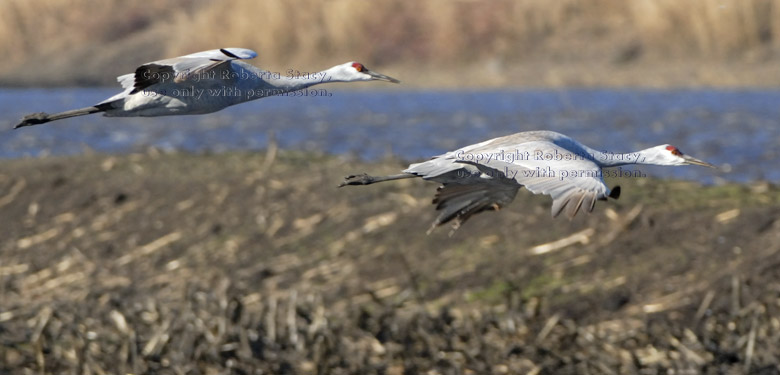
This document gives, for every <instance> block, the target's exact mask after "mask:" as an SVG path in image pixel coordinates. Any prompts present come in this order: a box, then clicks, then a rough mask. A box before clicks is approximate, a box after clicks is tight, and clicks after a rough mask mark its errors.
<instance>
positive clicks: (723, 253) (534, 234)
mask: <svg viewBox="0 0 780 375" xmlns="http://www.w3.org/2000/svg"><path fill="white" fill-rule="evenodd" d="M271 154H272V153H271ZM401 166H403V163H401V162H399V161H392V160H388V161H384V162H381V163H376V164H365V163H360V162H354V161H346V160H344V159H338V158H334V157H327V156H318V155H311V154H300V153H294V152H281V153H279V154H278V155H276V156H275V157H274V156H273V155H272V157H269V156H268V155H263V154H249V153H226V154H216V155H215V154H209V155H192V154H162V153H159V152H156V151H150V152H149V153H146V154H133V155H126V156H107V155H85V156H77V157H67V158H47V159H28V160H6V161H3V163H2V165H0V224H1V225H2V228H3V234H2V236H0V373H9V374H11V373H14V374H17V373H20V374H39V373H40V374H44V373H45V374H125V373H133V374H141V373H159V374H315V373H316V374H574V373H578V374H698V373H708V374H721V373H727V374H741V373H755V374H777V373H780V365H778V364H779V363H780V354H778V353H780V346H779V345H778V342H780V269H779V268H778V266H780V221H778V220H777V218H778V215H779V214H780V189H779V188H778V187H776V186H773V185H770V184H761V183H756V184H753V185H750V186H747V185H723V186H710V187H701V186H698V185H696V184H694V183H688V182H680V181H671V180H662V179H650V178H636V179H621V180H619V181H608V182H609V184H610V185H614V184H615V183H619V184H620V185H621V186H622V189H623V190H622V191H623V194H622V196H621V198H620V200H618V201H610V202H606V203H605V202H599V203H598V204H597V207H596V210H595V211H594V213H593V214H592V215H582V216H580V217H577V218H576V219H575V220H573V221H571V222H569V221H567V220H565V219H561V218H559V219H555V220H554V219H552V218H550V216H549V204H550V201H549V198H548V197H544V196H533V195H531V194H528V193H527V192H521V193H520V194H518V197H517V199H516V201H515V202H514V203H513V204H512V205H511V206H509V207H507V208H506V209H504V210H502V211H501V212H498V213H484V214H480V215H478V216H476V217H475V218H473V219H472V220H471V221H470V222H468V223H466V224H465V225H464V227H462V228H461V229H460V230H459V231H457V232H456V233H455V234H454V235H453V236H451V237H450V236H448V233H449V228H439V229H438V230H436V231H434V232H433V233H432V234H430V235H426V234H425V232H426V230H427V229H428V225H429V223H430V222H431V221H432V220H433V218H434V216H435V213H434V211H433V207H432V206H431V205H430V200H431V198H432V196H433V192H434V190H435V187H436V186H435V184H434V183H427V182H424V181H420V180H404V181H398V183H388V184H380V185H374V186H369V187H347V188H342V189H337V188H336V186H337V185H338V183H339V182H340V181H341V178H342V177H343V176H344V175H346V174H350V173H356V172H371V173H376V174H379V173H386V172H395V171H396V170H398V169H399V167H401Z"/></svg>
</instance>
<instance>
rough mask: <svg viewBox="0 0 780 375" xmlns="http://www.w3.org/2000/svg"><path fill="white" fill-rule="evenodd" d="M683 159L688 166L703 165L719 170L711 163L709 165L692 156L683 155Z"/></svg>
mask: <svg viewBox="0 0 780 375" xmlns="http://www.w3.org/2000/svg"><path fill="white" fill-rule="evenodd" d="M682 158H683V159H685V164H688V165H701V166H702V167H710V168H713V169H718V167H716V166H714V165H712V164H710V163H707V162H706V161H703V160H699V159H696V158H694V157H692V156H688V155H683V157H682Z"/></svg>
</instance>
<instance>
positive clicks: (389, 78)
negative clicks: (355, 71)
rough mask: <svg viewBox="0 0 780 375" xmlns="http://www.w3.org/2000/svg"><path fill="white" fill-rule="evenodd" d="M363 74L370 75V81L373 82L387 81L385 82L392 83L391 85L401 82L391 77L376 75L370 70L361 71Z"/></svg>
mask: <svg viewBox="0 0 780 375" xmlns="http://www.w3.org/2000/svg"><path fill="white" fill-rule="evenodd" d="M363 73H366V74H368V75H370V76H371V79H372V80H375V81H387V82H392V83H401V81H399V80H397V79H395V78H393V77H390V76H386V75H384V74H380V73H377V72H374V71H371V70H368V69H365V70H363Z"/></svg>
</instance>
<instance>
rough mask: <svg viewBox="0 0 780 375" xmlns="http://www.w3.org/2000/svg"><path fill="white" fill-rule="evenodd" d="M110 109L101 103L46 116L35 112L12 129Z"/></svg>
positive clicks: (107, 105)
mask: <svg viewBox="0 0 780 375" xmlns="http://www.w3.org/2000/svg"><path fill="white" fill-rule="evenodd" d="M110 108H112V107H111V105H110V103H103V104H98V105H94V106H91V107H85V108H79V109H72V110H70V111H65V112H59V113H53V114H48V113H46V112H37V113H33V114H30V115H27V116H24V118H22V121H21V122H20V123H18V124H16V125H15V126H14V129H19V128H23V127H25V126H33V125H40V124H45V123H47V122H49V121H54V120H61V119H64V118H69V117H76V116H84V115H89V114H92V113H98V112H105V111H107V110H108V109H110Z"/></svg>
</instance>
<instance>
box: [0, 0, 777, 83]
mask: <svg viewBox="0 0 780 375" xmlns="http://www.w3.org/2000/svg"><path fill="white" fill-rule="evenodd" d="M223 46H242V47H248V48H253V49H256V50H257V51H259V52H260V60H261V62H262V64H263V65H264V66H266V67H268V68H270V69H277V70H279V69H287V68H291V67H293V66H291V65H294V67H295V68H298V69H321V68H323V67H324V66H328V65H331V64H336V63H341V62H343V61H344V60H348V59H359V60H361V61H363V62H366V63H370V65H372V66H380V67H382V66H403V67H404V68H405V69H414V68H417V69H423V70H426V71H428V72H435V71H436V70H444V71H447V70H452V71H453V73H452V75H458V74H462V71H461V70H458V68H459V67H461V68H462V67H470V68H472V70H474V67H479V66H481V67H482V69H486V70H492V71H503V70H505V69H507V68H508V67H510V66H514V65H517V64H544V63H545V62H546V63H550V64H564V65H572V66H575V67H576V66H582V68H581V69H582V72H581V73H582V74H586V72H587V71H588V70H594V66H598V65H599V64H606V65H610V66H612V65H614V66H618V67H619V66H621V65H625V64H627V63H634V62H637V61H650V62H654V63H657V62H659V61H664V63H665V64H668V63H669V60H673V61H677V60H682V61H696V62H697V66H699V67H700V68H702V69H704V68H707V67H709V66H711V65H712V66H715V68H716V69H717V68H719V65H718V64H727V63H730V62H734V61H742V62H744V61H747V62H751V63H762V62H767V61H771V60H772V59H774V58H775V55H776V53H775V51H776V50H777V47H778V46H780V1H775V0H690V1H674V0H636V1H622V0H561V1H554V2H549V1H543V0H523V1H514V0H489V1H488V0H425V1H417V2H407V1H403V0H380V1H362V0H328V1H317V0H296V1H282V0H270V1H251V0H232V1H220V2H209V1H195V0H167V1H161V2H155V3H154V4H146V3H137V2H121V1H118V0H107V1H104V2H101V3H94V2H92V1H87V0H70V1H61V2H48V1H43V0H32V1H25V0H6V1H3V2H0V53H2V54H3V56H5V57H6V58H5V63H6V64H5V65H6V68H5V69H4V70H3V75H4V76H5V78H4V79H3V80H4V81H6V82H17V83H18V82H35V75H38V76H39V79H38V80H39V81H41V80H43V78H42V77H44V76H46V75H47V72H46V71H47V70H52V69H55V68H56V70H58V72H59V74H60V75H62V73H63V72H67V71H68V70H70V74H69V76H70V77H73V76H76V78H73V79H72V80H75V81H76V82H79V80H81V81H83V82H85V83H89V82H93V83H94V82H101V83H108V82H110V81H111V77H110V76H109V77H105V74H104V75H101V76H97V75H90V73H88V72H83V71H84V70H89V68H91V67H92V66H95V67H98V66H107V65H108V66H118V67H121V68H122V69H123V70H127V69H132V68H134V67H135V65H136V64H138V62H139V61H146V60H147V59H157V58H162V57H169V56H176V55H179V54H185V53H191V52H193V51H199V50H203V49H211V48H217V47H223ZM93 60H97V61H98V62H99V63H100V64H97V63H96V64H94V65H92V64H91V63H90V62H91V61H93ZM292 62H294V63H292ZM433 68H435V69H436V70H434V69H433ZM572 69H576V68H572ZM25 70H33V71H32V72H29V71H28V72H25ZM117 74H118V73H117ZM712 74H713V75H715V74H716V73H714V72H713V73H712ZM14 75H16V77H17V78H16V79H14ZM423 76H424V75H423ZM605 76H606V75H605ZM48 79H49V80H55V81H56V79H55V78H54V77H51V78H48ZM43 81H45V80H43ZM475 81H476V82H480V80H475ZM483 81H484V80H483ZM504 84H507V83H506V82H504Z"/></svg>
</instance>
